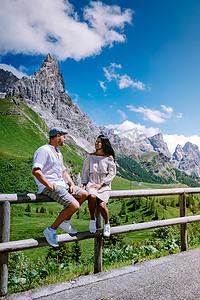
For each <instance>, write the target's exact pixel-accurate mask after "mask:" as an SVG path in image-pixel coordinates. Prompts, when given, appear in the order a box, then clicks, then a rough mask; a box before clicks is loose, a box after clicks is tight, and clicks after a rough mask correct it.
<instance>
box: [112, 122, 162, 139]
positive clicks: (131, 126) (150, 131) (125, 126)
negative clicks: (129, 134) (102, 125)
mask: <svg viewBox="0 0 200 300" xmlns="http://www.w3.org/2000/svg"><path fill="white" fill-rule="evenodd" d="M106 127H107V128H109V129H114V130H115V131H116V132H117V133H123V132H126V131H130V130H134V131H137V132H138V134H139V135H145V136H147V137H150V136H153V135H155V134H157V133H159V132H160V130H159V129H158V128H154V127H149V128H147V127H145V126H144V125H141V124H139V123H138V124H135V123H133V122H131V121H129V120H126V121H124V122H123V123H121V124H110V125H107V126H106Z"/></svg>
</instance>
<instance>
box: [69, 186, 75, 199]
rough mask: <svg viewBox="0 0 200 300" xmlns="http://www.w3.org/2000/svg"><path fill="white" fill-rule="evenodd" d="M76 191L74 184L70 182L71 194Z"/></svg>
mask: <svg viewBox="0 0 200 300" xmlns="http://www.w3.org/2000/svg"><path fill="white" fill-rule="evenodd" d="M75 193H76V188H75V185H74V184H72V185H70V194H72V196H73V195H74V194H75Z"/></svg>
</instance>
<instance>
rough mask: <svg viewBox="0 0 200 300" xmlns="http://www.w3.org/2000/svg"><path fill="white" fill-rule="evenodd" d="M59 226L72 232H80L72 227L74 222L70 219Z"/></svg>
mask: <svg viewBox="0 0 200 300" xmlns="http://www.w3.org/2000/svg"><path fill="white" fill-rule="evenodd" d="M58 227H59V228H61V229H63V230H65V231H67V232H68V233H71V234H76V233H77V232H78V230H76V229H74V228H73V227H72V224H71V223H70V222H69V221H68V222H67V221H64V222H62V223H61V224H60V225H59V226H58Z"/></svg>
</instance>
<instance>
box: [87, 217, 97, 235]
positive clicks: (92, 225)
mask: <svg viewBox="0 0 200 300" xmlns="http://www.w3.org/2000/svg"><path fill="white" fill-rule="evenodd" d="M96 221H97V218H96V217H95V220H90V226H89V230H90V232H91V233H95V232H96V230H97V227H96Z"/></svg>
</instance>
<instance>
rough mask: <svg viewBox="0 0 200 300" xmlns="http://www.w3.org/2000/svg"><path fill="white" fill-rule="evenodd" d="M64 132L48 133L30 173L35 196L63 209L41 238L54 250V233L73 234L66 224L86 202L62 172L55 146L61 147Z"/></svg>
mask: <svg viewBox="0 0 200 300" xmlns="http://www.w3.org/2000/svg"><path fill="white" fill-rule="evenodd" d="M66 133H67V131H66V130H65V129H63V128H60V127H53V128H51V129H50V131H49V139H50V141H49V143H47V144H46V145H44V146H42V147H40V148H39V149H37V150H36V152H35V154H34V158H33V171H32V174H33V175H34V176H35V180H36V183H37V185H38V188H39V192H40V193H43V194H44V195H47V196H49V197H51V198H53V199H54V200H55V201H57V202H58V203H60V204H62V205H63V206H64V207H65V208H64V209H63V210H62V211H61V212H60V214H59V215H58V217H57V219H56V220H55V221H54V223H53V224H52V225H51V227H47V228H46V229H45V230H44V231H43V234H44V236H45V238H46V240H47V242H48V243H49V244H50V245H51V246H53V247H57V246H58V242H57V240H56V237H57V236H56V229H57V228H58V227H60V228H61V229H63V230H65V231H67V232H68V233H71V234H75V233H77V230H76V229H74V228H73V227H72V225H71V223H70V218H71V216H72V215H73V214H74V213H75V212H76V211H77V210H78V209H79V207H80V205H81V204H82V203H83V202H84V201H85V200H86V198H87V196H88V193H87V192H86V191H85V190H83V189H81V188H79V187H77V186H75V185H74V183H73V181H72V179H71V178H70V176H69V175H68V173H67V172H66V168H65V166H64V164H63V156H62V154H61V152H60V149H58V148H57V147H58V146H63V144H64V141H65V134H66Z"/></svg>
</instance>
